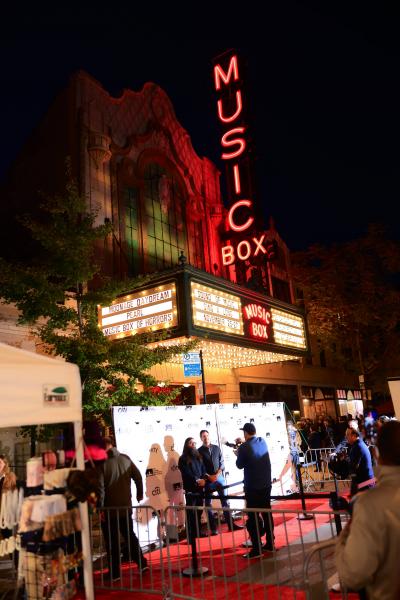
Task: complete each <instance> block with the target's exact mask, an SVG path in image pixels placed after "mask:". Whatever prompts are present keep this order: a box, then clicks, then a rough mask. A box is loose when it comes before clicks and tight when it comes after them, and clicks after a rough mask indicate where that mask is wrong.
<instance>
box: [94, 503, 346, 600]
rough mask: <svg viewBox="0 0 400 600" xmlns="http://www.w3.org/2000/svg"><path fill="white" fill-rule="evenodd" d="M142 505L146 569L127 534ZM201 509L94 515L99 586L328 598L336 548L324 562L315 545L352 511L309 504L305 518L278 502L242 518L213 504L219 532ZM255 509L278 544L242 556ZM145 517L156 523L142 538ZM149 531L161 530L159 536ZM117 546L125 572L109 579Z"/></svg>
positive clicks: (160, 594)
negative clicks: (311, 507) (229, 522)
mask: <svg viewBox="0 0 400 600" xmlns="http://www.w3.org/2000/svg"><path fill="white" fill-rule="evenodd" d="M282 504H283V506H284V504H285V503H284V502H282ZM136 509H138V513H137V514H139V515H140V516H139V519H140V521H141V525H140V526H141V546H142V549H143V553H144V559H145V560H146V561H147V565H146V566H148V569H146V570H144V569H143V568H142V567H143V564H142V563H141V562H140V560H139V565H137V564H136V562H135V556H134V548H133V547H132V545H133V543H134V542H132V539H130V538H129V534H128V538H129V539H128V541H127V540H126V539H125V536H126V535H127V533H126V532H127V531H128V530H129V520H132V511H133V514H134V515H135V514H136ZM203 511H204V507H203V506H169V507H168V508H167V509H166V510H165V511H162V512H157V511H156V510H155V509H154V508H152V507H151V506H146V507H136V508H133V509H126V508H121V509H118V510H117V509H115V508H113V509H105V510H104V511H102V513H101V514H100V515H94V516H93V517H92V522H91V534H92V548H93V554H94V560H95V562H94V574H95V575H94V585H95V589H109V590H112V591H114V592H117V591H120V592H121V598H122V597H123V593H125V592H128V591H129V592H138V593H139V592H141V593H145V594H146V595H147V596H148V597H149V598H151V597H155V598H162V599H163V600H167V599H168V600H172V599H173V598H182V599H183V600H199V599H210V600H217V599H218V600H221V598H237V599H238V600H241V599H243V600H245V599H246V600H247V599H248V598H250V599H252V600H258V599H261V598H262V599H264V598H265V599H267V598H270V597H271V596H272V597H273V598H285V600H291V599H292V598H293V600H294V599H297V600H299V599H300V598H307V599H308V600H316V599H317V598H318V599H320V598H324V597H325V596H322V595H321V590H327V588H328V579H329V577H330V576H332V575H333V574H334V572H335V565H334V560H333V552H329V551H327V552H324V556H323V561H322V563H321V561H320V563H318V561H314V560H313V558H314V557H315V550H314V546H315V544H318V543H320V542H326V541H329V542H330V543H333V542H334V539H335V537H336V523H335V518H336V519H340V520H341V521H342V522H346V521H347V519H348V515H347V514H346V513H342V512H340V513H334V512H333V511H330V510H322V511H320V510H314V511H313V510H307V514H308V516H309V517H311V518H309V519H308V520H303V519H302V515H303V511H302V510H301V509H291V508H288V509H286V508H281V507H279V509H278V508H272V509H271V510H264V511H259V510H258V509H243V511H242V512H241V513H239V518H237V516H238V511H237V509H226V508H225V509H222V508H212V511H213V514H214V517H213V518H214V521H215V524H216V530H217V533H216V534H214V535H213V532H212V530H211V527H210V522H209V516H208V513H207V511H204V513H203ZM227 512H230V513H231V517H232V518H233V519H234V523H235V524H236V525H243V528H242V529H237V530H235V531H229V530H228V525H227V524H226V523H225V519H224V513H225V517H226V513H227ZM116 513H118V518H116ZM250 513H253V514H254V513H257V514H258V515H260V516H262V514H266V515H267V519H268V520H271V519H272V520H273V522H274V533H275V549H274V550H272V551H269V550H267V549H266V548H264V549H263V550H262V553H261V555H260V556H257V557H255V558H249V557H244V556H243V555H246V554H248V553H249V552H250V551H251V549H252V548H251V542H250V539H249V534H248V532H247V528H246V520H247V517H248V515H249V514H250ZM144 523H151V525H152V527H150V526H149V527H148V528H147V529H146V528H145V531H148V539H143V524H144ZM255 524H256V529H257V533H258V534H260V535H261V534H262V535H263V537H262V542H263V544H265V542H266V539H265V534H264V533H263V529H262V528H263V523H262V520H260V519H259V517H256V518H255ZM150 530H152V531H153V533H154V531H156V538H154V535H151V534H150ZM133 531H134V533H135V534H136V536H137V537H139V523H138V521H135V520H133ZM110 540H112V542H110ZM107 544H109V546H108V549H107ZM111 546H112V548H111ZM111 549H113V550H114V552H115V553H116V555H117V563H118V567H119V578H115V579H113V577H110V573H109V566H108V560H107V554H108V553H109V552H110V550H111ZM107 550H108V551H107ZM310 553H311V555H310ZM337 597H338V598H340V595H337ZM343 597H345V596H343ZM115 598H116V599H117V598H118V596H117V595H116V596H115Z"/></svg>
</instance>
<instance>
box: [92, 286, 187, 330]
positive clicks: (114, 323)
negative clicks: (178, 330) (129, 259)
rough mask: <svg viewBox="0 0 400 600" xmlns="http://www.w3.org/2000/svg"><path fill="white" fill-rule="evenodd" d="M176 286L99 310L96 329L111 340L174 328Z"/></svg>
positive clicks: (135, 295) (132, 296) (129, 297)
mask: <svg viewBox="0 0 400 600" xmlns="http://www.w3.org/2000/svg"><path fill="white" fill-rule="evenodd" d="M175 293H176V291H175V284H174V283H169V284H166V285H162V286H158V287H154V288H150V289H147V290H143V291H141V292H138V293H133V294H128V295H126V296H122V297H120V298H118V299H117V300H115V302H113V303H112V304H111V305H110V306H103V307H101V308H100V310H99V327H100V328H101V330H102V331H103V334H104V335H105V336H106V337H108V338H110V339H114V338H122V337H125V336H128V335H135V334H136V333H145V332H149V331H157V330H159V329H165V328H168V327H174V326H175V325H177V322H178V320H177V307H176V298H175Z"/></svg>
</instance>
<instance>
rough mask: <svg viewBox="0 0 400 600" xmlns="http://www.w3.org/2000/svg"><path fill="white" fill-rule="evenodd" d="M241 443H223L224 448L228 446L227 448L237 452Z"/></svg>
mask: <svg viewBox="0 0 400 600" xmlns="http://www.w3.org/2000/svg"><path fill="white" fill-rule="evenodd" d="M241 443H242V442H239V441H237V442H225V446H228V448H233V449H234V450H237V449H238V448H239V446H240V444H241Z"/></svg>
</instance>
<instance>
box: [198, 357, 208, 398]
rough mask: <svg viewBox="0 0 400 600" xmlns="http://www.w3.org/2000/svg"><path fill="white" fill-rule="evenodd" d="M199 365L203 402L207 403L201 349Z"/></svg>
mask: <svg viewBox="0 0 400 600" xmlns="http://www.w3.org/2000/svg"><path fill="white" fill-rule="evenodd" d="M199 355H200V365H201V382H202V384H203V402H204V404H207V394H206V380H205V379H204V363H203V350H200V352H199Z"/></svg>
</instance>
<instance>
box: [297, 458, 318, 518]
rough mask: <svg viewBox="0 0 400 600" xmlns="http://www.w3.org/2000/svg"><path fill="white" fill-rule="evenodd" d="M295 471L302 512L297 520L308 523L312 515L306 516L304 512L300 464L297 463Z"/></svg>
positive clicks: (304, 503) (304, 504)
mask: <svg viewBox="0 0 400 600" xmlns="http://www.w3.org/2000/svg"><path fill="white" fill-rule="evenodd" d="M296 470H297V478H298V480H299V491H300V499H301V508H302V510H303V512H302V513H301V514H300V515H299V516H298V517H297V518H298V519H299V521H310V520H311V519H313V518H314V517H313V516H312V515H310V514H307V512H306V501H305V498H304V489H303V480H302V478H301V469H300V463H297V465H296Z"/></svg>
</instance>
